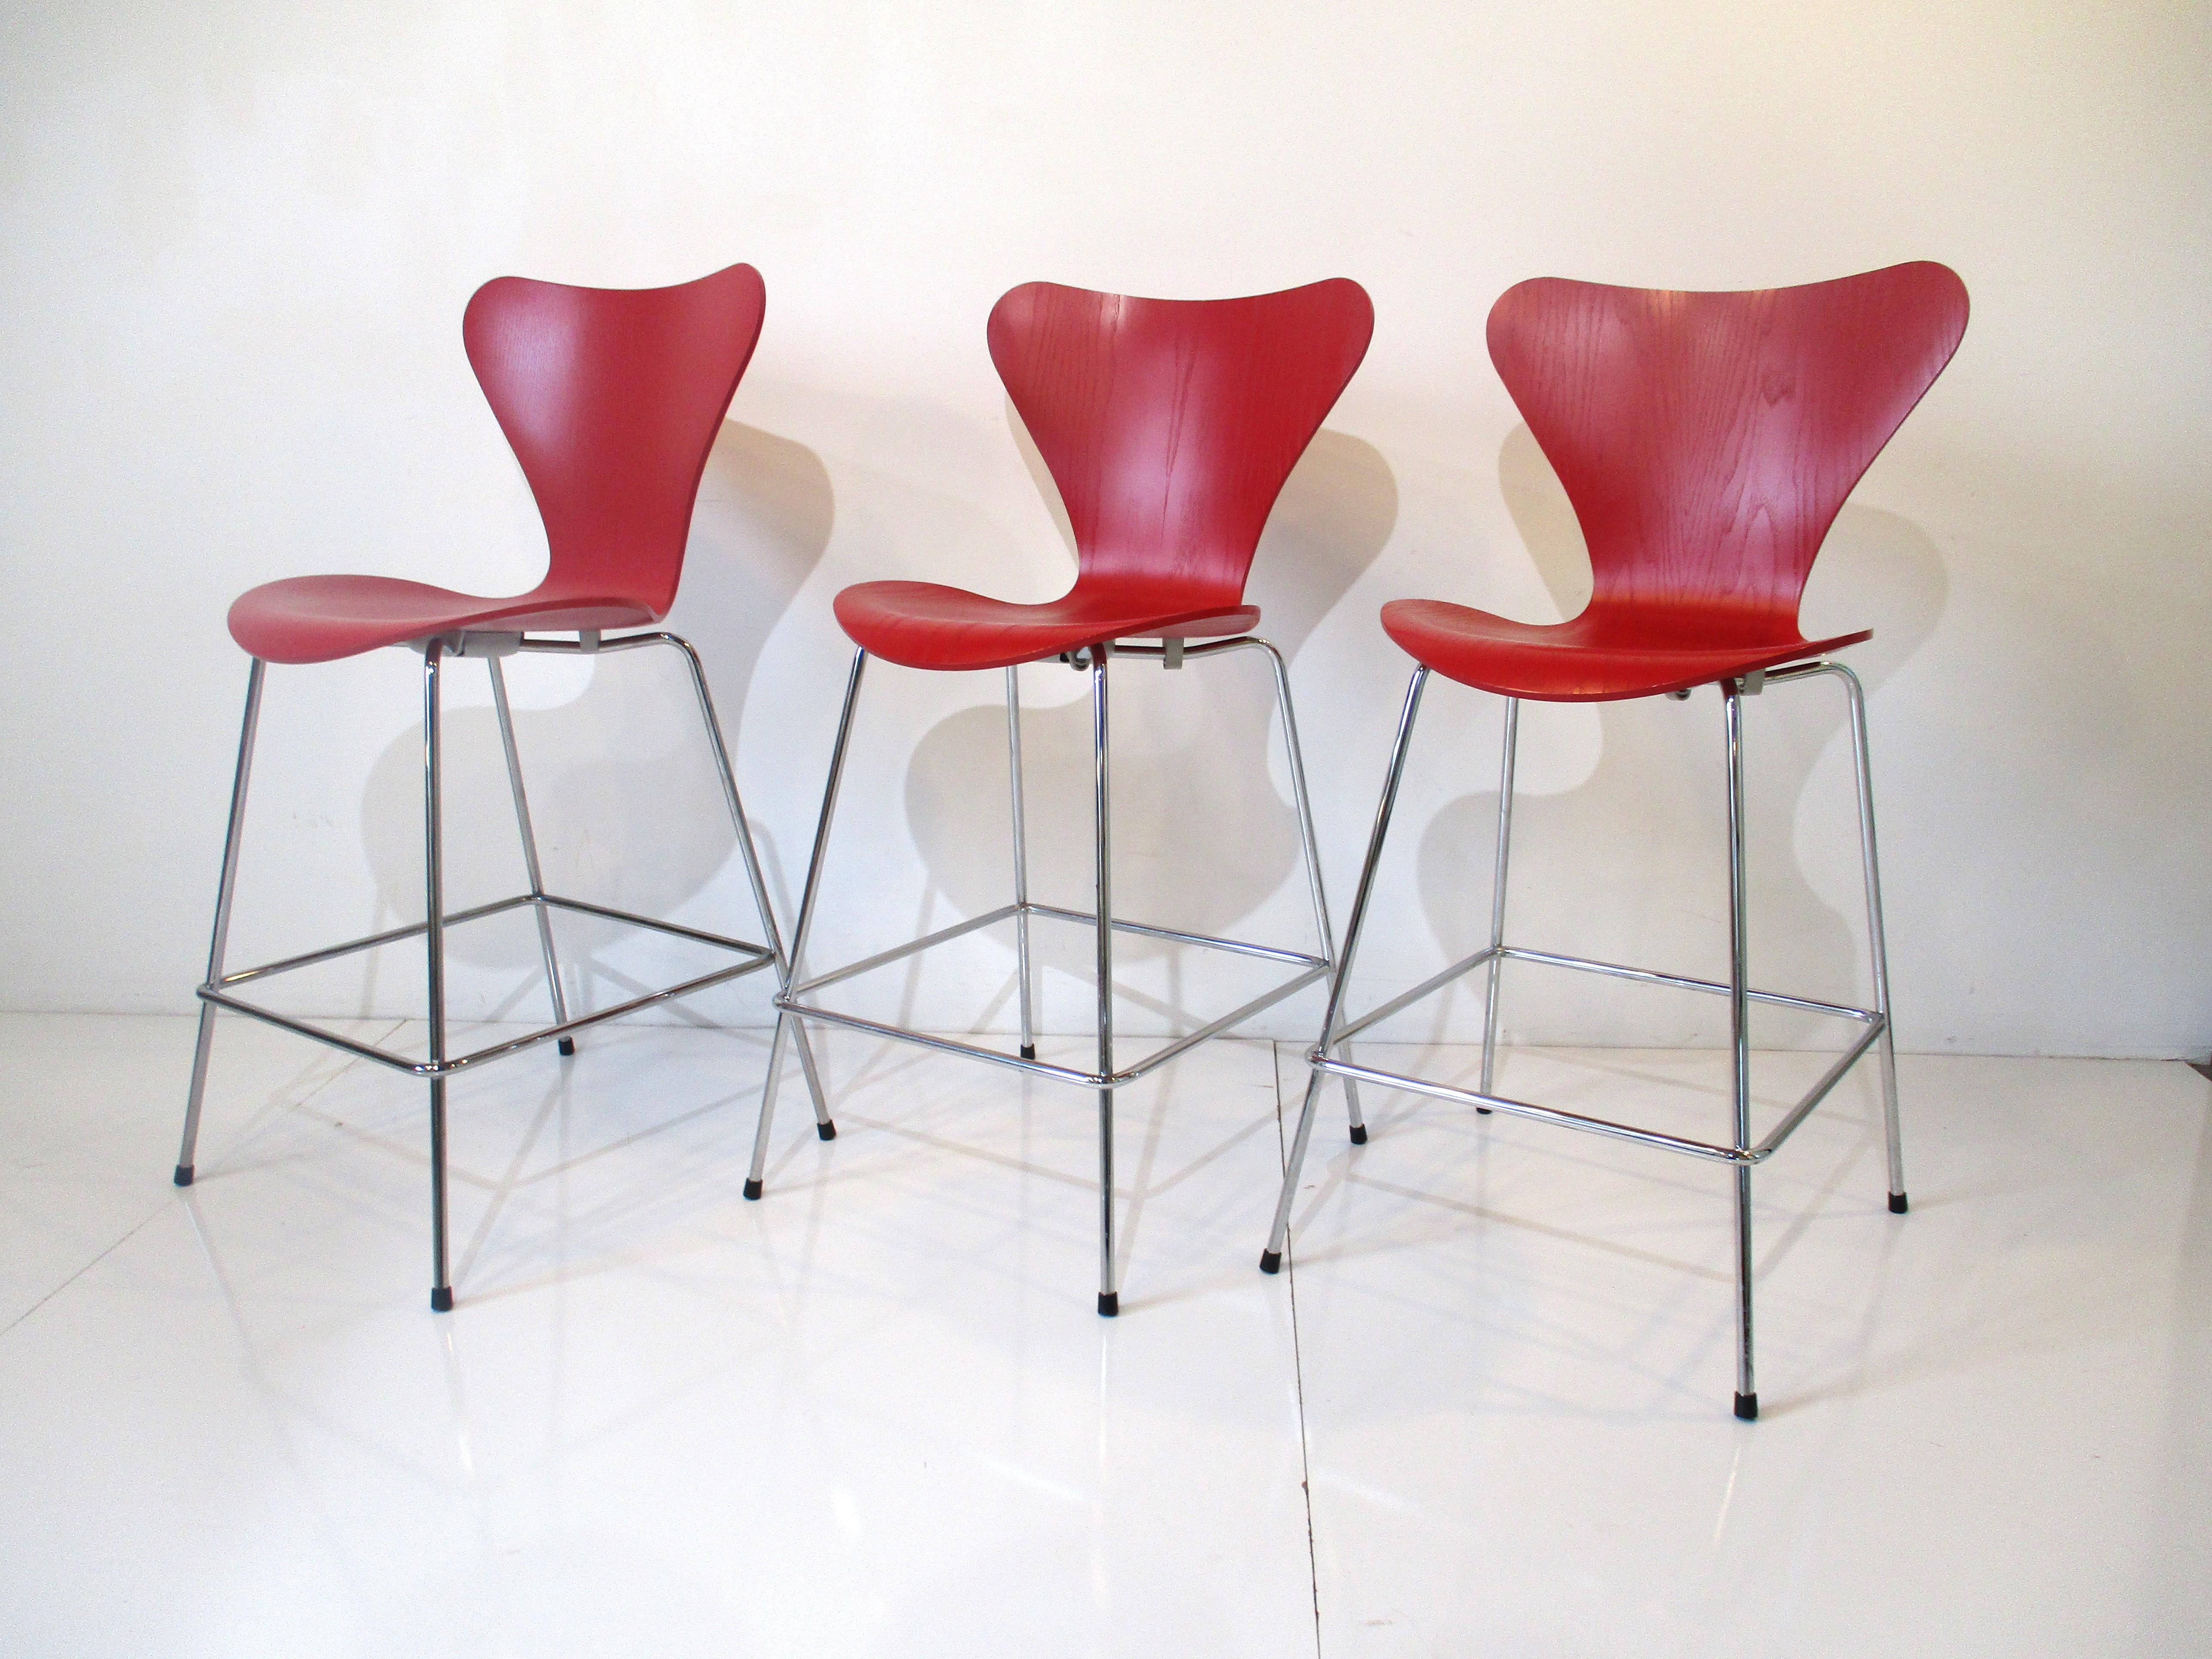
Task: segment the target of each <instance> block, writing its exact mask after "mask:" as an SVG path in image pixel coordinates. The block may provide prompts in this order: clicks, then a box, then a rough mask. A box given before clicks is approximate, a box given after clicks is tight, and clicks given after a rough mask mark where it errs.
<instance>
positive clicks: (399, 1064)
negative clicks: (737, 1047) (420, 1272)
mask: <svg viewBox="0 0 2212 1659" xmlns="http://www.w3.org/2000/svg"><path fill="white" fill-rule="evenodd" d="M774 960H775V958H774V957H771V956H770V955H769V953H768V952H767V951H761V953H760V954H759V955H758V956H757V957H753V958H752V959H751V960H750V961H747V962H739V963H732V965H730V966H729V967H727V968H720V969H715V971H714V972H713V973H711V974H702V975H699V976H698V977H697V978H696V979H687V980H685V981H683V982H682V983H681V984H678V985H671V986H669V987H667V988H665V990H659V991H648V992H647V993H646V994H644V995H643V996H641V997H632V998H631V999H630V1000H629V1001H627V1002H618V1003H617V1004H615V1005H614V1006H612V1007H611V1008H602V1009H600V1010H599V1011H598V1012H595V1013H589V1014H580V1015H578V1016H577V1017H576V1018H574V1019H568V1020H563V1021H562V1022H561V1023H560V1024H558V1025H547V1026H544V1027H541V1028H540V1029H539V1030H534V1031H531V1032H528V1033H526V1034H525V1035H524V1036H519V1037H513V1038H510V1039H508V1040H507V1042H495V1043H494V1044H493V1045H492V1046H491V1047H490V1048H479V1049H477V1051H476V1052H475V1053H474V1054H461V1055H459V1056H457V1057H455V1058H453V1059H451V1060H443V1061H440V1062H437V1063H435V1064H434V1063H432V1062H431V1061H429V1060H410V1059H408V1058H407V1056H406V1055H404V1054H393V1053H392V1051H391V1050H390V1049H389V1048H378V1047H376V1046H375V1045H374V1043H368V1042H356V1041H355V1040H354V1039H353V1038H351V1037H349V1036H343V1034H341V1033H339V1032H337V1031H333V1030H328V1029H327V1028H325V1027H324V1026H320V1025H317V1024H313V1022H311V1021H308V1020H304V1019H296V1018H293V1017H292V1016H291V1015H289V1014H280V1013H278V1012H276V1011H275V1010H274V1009H270V1008H263V1007H259V1006H256V1005H255V1004H253V1003H251V1002H247V1001H245V1000H242V999H240V998H238V997H234V996H229V995H227V994H224V993H223V992H222V990H220V989H218V988H217V987H215V986H212V985H203V986H201V987H200V988H199V996H200V1000H202V1001H204V1002H211V1003H213V1004H215V1006H216V1007H218V1008H227V1009H228V1010H229V1011H230V1012H232V1013H234V1014H244V1015H246V1016H247V1017H248V1018H252V1019H258V1020H259V1021H261V1022H262V1023H263V1024H267V1025H276V1026H281V1027H282V1028H283V1030H287V1031H293V1032H296V1033H298V1034H299V1035H300V1036H304V1037H313V1039H314V1040H315V1041H316V1042H324V1043H328V1044H329V1045H330V1046H331V1048H343V1049H344V1050H345V1051H346V1052H347V1053H348V1054H356V1055H358V1056H359V1057H360V1058H362V1059H363V1060H374V1061H376V1063H377V1064H378V1065H380V1066H390V1067H391V1068H392V1070H393V1071H395V1072H404V1073H407V1074H408V1075H409V1076H410V1077H424V1078H431V1077H450V1076H452V1075H453V1073H455V1072H460V1071H465V1070H467V1069H468V1068H469V1067H470V1066H480V1065H482V1064H483V1062H484V1061H485V1060H496V1059H498V1058H499V1057H500V1056H501V1055H502V1054H516V1053H519V1052H520V1050H522V1049H525V1048H536V1047H537V1046H538V1044H539V1043H541V1042H552V1041H554V1040H555V1039H556V1038H557V1037H564V1036H570V1035H572V1034H573V1033H574V1032H577V1031H580V1030H583V1029H584V1028H585V1027H586V1026H588V1025H598V1024H603V1023H605V1021H607V1020H611V1019H620V1018H622V1017H623V1015H624V1014H634V1013H635V1012H637V1011H638V1010H639V1009H641V1008H650V1007H651V1006H653V1004H654V1003H656V1002H666V1001H668V1000H671V998H675V997H680V996H688V995H690V994H691V993H692V992H694V991H703V990H705V989H707V988H708V987H709V986H714V985H720V984H723V983H725V982H726V981H730V980H733V979H742V978H743V977H744V975H747V974H751V973H757V972H759V971H760V969H763V968H765V967H768V966H769V964H770V963H772V962H773V961H774Z"/></svg>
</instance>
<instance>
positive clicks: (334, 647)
mask: <svg viewBox="0 0 2212 1659" xmlns="http://www.w3.org/2000/svg"><path fill="white" fill-rule="evenodd" d="M766 304H767V295H766V291H765V289H763V286H762V283H761V277H760V273H759V272H758V271H757V270H754V269H753V268H752V267H751V266H750V265H732V266H731V267H730V268H729V269H728V270H720V271H716V272H715V273H714V275H713V276H705V277H702V278H701V279H700V280H699V281H697V282H696V283H684V284H682V285H680V286H678V287H676V288H665V289H587V288H571V287H568V285H566V284H564V283H540V282H533V281H531V280H529V279H528V278H526V277H521V276H502V277H501V278H499V279H498V280H497V281H495V282H490V283H485V284H484V285H483V287H482V288H480V289H477V293H476V296H475V297H474V298H473V299H471V301H469V307H468V312H467V313H466V315H465V317H464V318H463V319H462V323H461V333H462V338H463V341H464V343H465V345H466V346H467V349H468V354H469V362H470V364H471V367H472V368H474V369H475V370H476V374H477V381H478V383H479V384H480V385H482V386H483V392H484V396H485V398H487V399H489V402H490V404H491V406H492V410H493V412H494V413H495V415H496V416H498V418H499V424H500V428H501V430H502V431H503V432H505V433H506V435H507V441H508V442H509V443H510V444H512V445H513V447H514V453H515V456H516V458H517V459H519V460H520V462H521V463H522V470H523V471H524V473H525V474H526V476H527V477H528V478H529V480H530V488H531V492H532V495H534V496H535V497H536V498H537V502H538V512H539V513H540V515H541V516H542V517H543V518H544V523H545V536H546V543H547V550H548V561H547V566H546V572H545V580H544V581H542V582H540V583H539V584H538V586H536V587H535V588H533V589H532V590H531V591H530V592H527V593H522V594H517V595H514V596H513V597H510V598H484V597H480V596H478V595H476V594H472V593H458V592H453V591H452V590H451V589H449V588H443V587H435V586H430V585H428V583H424V582H415V581H404V580H398V579H396V578H393V577H389V576H294V577H289V578H287V579H285V580H282V581H274V582H269V583H266V584H264V586H259V587H257V588H254V589H252V591H251V592H247V593H245V594H243V595H241V596H240V599H238V602H237V603H236V604H234V605H232V606H231V608H230V633H231V637H232V638H233V639H234V640H236V641H238V643H239V644H240V646H241V647H244V648H245V649H246V652H247V653H248V654H250V655H252V656H254V657H257V658H258V659H261V660H262V661H264V662H278V663H313V662H331V661H334V660H336V659H338V658H340V657H350V656H356V655H358V654H359V653H362V652H364V651H374V650H375V649H377V648H378V647H380V646H386V645H404V644H406V643H407V642H409V641H413V640H423V639H430V638H433V637H435V636H436V635H446V634H456V633H461V632H465V631H467V630H470V629H482V630H485V631H496V632H501V633H519V632H523V631H526V630H527V631H536V632H541V633H565V632H568V631H570V630H572V629H615V628H635V627H641V626H645V625H647V624H649V623H656V622H659V620H660V619H661V617H664V616H665V615H667V613H668V607H669V606H670V605H672V604H673V603H674V602H675V599H676V585H677V580H678V577H679V576H680V575H681V574H683V569H684V542H685V540H686V539H687V538H688V537H689V536H690V526H691V506H692V501H693V500H694V498H695V497H696V495H697V493H698V489H699V477H700V474H701V473H702V471H705V469H706V465H707V452H708V448H709V447H712V445H713V443H714V434H715V432H716V431H717V430H718V429H719V428H720V424H721V417H722V413H723V411H724V410H726V409H728V407H729V406H730V398H731V397H732V394H733V393H735V392H736V391H737V387H738V380H739V379H740V378H741V377H742V376H743V375H744V372H745V365H746V364H747V363H748V362H750V361H751V358H752V353H753V347H754V345H755V343H757V341H758V340H759V338H760V331H761V319H762V315H763V310H764V308H765V307H766ZM553 342H559V343H561V345H562V349H547V348H548V344H549V343H553ZM648 381H649V382H650V383H651V384H652V385H653V396H651V397H640V396H635V395H629V393H628V388H630V387H633V386H636V385H638V384H641V383H645V382H648Z"/></svg>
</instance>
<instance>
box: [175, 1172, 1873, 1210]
mask: <svg viewBox="0 0 2212 1659" xmlns="http://www.w3.org/2000/svg"><path fill="white" fill-rule="evenodd" d="M170 1179H171V1180H173V1181H174V1182H176V1183H177V1185H179V1187H189V1186H191V1184H192V1166H191V1164H179V1165H177V1173H176V1174H175V1175H173V1176H171V1177H170ZM1896 1201H1897V1200H1895V1199H1892V1200H1890V1202H1891V1203H1893V1204H1894V1203H1895V1202H1896Z"/></svg>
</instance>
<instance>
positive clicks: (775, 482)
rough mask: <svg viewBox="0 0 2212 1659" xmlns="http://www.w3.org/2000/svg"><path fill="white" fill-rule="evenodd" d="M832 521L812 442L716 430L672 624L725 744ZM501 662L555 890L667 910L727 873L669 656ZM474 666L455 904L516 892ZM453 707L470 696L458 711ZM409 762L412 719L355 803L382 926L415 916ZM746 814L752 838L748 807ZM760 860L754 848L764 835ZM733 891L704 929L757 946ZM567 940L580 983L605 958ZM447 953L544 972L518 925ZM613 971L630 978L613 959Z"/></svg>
mask: <svg viewBox="0 0 2212 1659" xmlns="http://www.w3.org/2000/svg"><path fill="white" fill-rule="evenodd" d="M835 513H836V502H835V500H834V497H833V496H832V494H831V491H830V486H829V471H828V470H827V469H826V468H825V467H824V466H823V464H822V462H821V459H820V458H818V457H817V455H816V454H815V453H813V452H812V451H811V450H810V449H808V448H806V447H805V446H803V445H800V444H797V443H793V442H792V441H790V440H789V439H787V438H780V437H777V436H775V435H774V434H772V433H767V432H763V431H760V430H759V429H757V428H753V427H749V426H744V425H740V424H739V423H738V422H734V421H730V422H724V423H723V426H722V428H721V432H720V435H719V436H718V437H717V438H716V440H715V443H714V449H713V451H712V452H711V453H709V455H708V459H707V470H706V474H705V476H704V477H703V479H702V482H701V484H700V489H699V500H698V505H697V507H696V511H695V512H694V513H693V516H692V520H691V536H690V543H689V545H688V548H687V550H686V553H685V556H684V580H683V585H682V589H681V597H680V598H679V599H678V601H677V605H676V608H675V609H674V611H671V613H670V616H669V618H668V622H667V626H668V628H669V629H670V630H671V631H672V632H674V633H678V634H680V635H684V637H685V638H688V639H689V640H690V641H691V643H692V644H693V645H694V646H695V647H697V649H698V652H699V655H700V658H701V660H702V663H703V664H704V665H705V667H706V671H707V678H708V684H709V685H710V686H711V688H712V690H713V693H714V705H715V713H716V715H717V716H718V718H719V719H720V722H721V726H722V732H723V735H724V737H725V738H726V740H728V741H730V742H731V743H732V744H734V742H735V741H736V737H737V732H738V729H739V726H740V725H741V722H742V720H743V717H744V700H745V696H746V692H747V690H748V689H749V688H750V684H751V682H752V677H753V670H754V667H755V665H757V663H758V662H759V660H760V655H761V651H762V649H763V647H764V646H765V644H766V643H767V641H768V636H769V633H770V632H771V631H772V630H773V629H775V625H776V623H777V622H778V621H779V620H780V619H781V617H782V616H783V614H784V612H785V611H787V610H788V609H789V608H790V605H791V604H792V601H793V599H794V598H795V597H796V596H797V594H798V592H799V589H800V587H801V586H803V585H804V584H805V580H806V579H807V577H808V576H809V575H810V574H811V573H812V571H813V569H814V567H815V566H816V565H817V563H818V562H820V561H821V558H822V556H823V550H824V549H826V548H827V547H828V546H829V532H830V527H831V525H832V522H833V520H834V518H835ZM505 667H506V670H507V686H508V691H509V695H510V697H511V699H512V701H513V706H514V726H515V744H516V747H517V750H518V751H519V752H520V756H521V757H522V769H523V777H524V781H525V783H526V787H527V788H528V792H529V798H530V811H531V817H532V819H533V821H534V823H535V825H536V828H537V832H538V852H539V857H540V860H541V861H542V863H543V866H544V876H545V882H546V885H547V887H548V889H549V890H552V891H555V892H558V893H562V894H564V895H567V896H573V897H576V898H582V899H588V900H591V901H593V902H598V903H602V904H609V905H613V906H615V907H617V908H621V909H625V910H633V911H636V912H638V913H640V914H641V915H653V916H669V915H674V914H675V913H676V912H677V911H678V908H680V907H681V906H683V905H684V903H685V902H687V901H688V900H690V899H691V898H693V897H694V896H696V895H697V894H699V893H700V892H701V891H702V890H704V889H705V888H706V887H707V886H708V884H710V883H713V882H714V880H715V879H716V878H717V876H718V874H719V873H720V872H721V871H723V870H724V868H725V867H726V866H727V867H728V868H729V869H731V870H732V872H735V871H736V870H737V869H738V861H737V844H736V842H735V840H734V838H733V836H732V832H731V829H730V820H729V814H728V809H727V807H726V805H725V804H724V801H723V797H722V791H721V783H720V778H719V776H718V775H717V774H716V771H715V768H714V758H713V757H712V755H711V754H710V752H709V751H708V745H707V741H706V734H705V731H704V729H703V727H702V724H701V722H700V719H699V712H698V703H697V701H696V698H695V697H694V696H693V694H692V690H691V683H690V673H689V671H687V670H686V669H685V667H684V663H683V660H682V659H681V657H680V656H679V654H678V653H676V652H674V651H672V650H663V649H646V650H640V651H635V652H626V653H621V654H620V655H617V656H611V657H603V658H599V659H591V660H581V659H564V658H550V657H536V656H517V657H510V658H507V659H506V662H505ZM486 675H487V670H486V669H485V668H484V667H483V665H480V664H477V663H475V662H472V661H467V660H463V661H459V662H456V663H454V664H453V667H452V673H451V678H449V680H448V681H447V684H448V687H449V690H448V691H447V707H446V711H445V718H444V732H445V738H446V754H445V780H444V782H445V792H444V793H445V866H446V894H447V904H448V905H449V906H450V907H452V908H463V907H465V906H467V905H470V904H475V903H481V902H484V901H486V900H489V899H492V898H496V897H501V896H506V895H507V894H511V893H514V892H519V891H520V890H522V889H523V887H524V885H525V880H524V876H523V866H522V856H521V851H520V840H519V838H518V836H517V834H516V830H515V824H514V806H513V798H512V796H511V795H510V793H509V792H508V787H507V767H506V762H505V760H504V758H503V757H501V752H500V742H499V725H498V720H497V717H496V716H495V714H494V713H493V711H492V708H491V707H490V701H489V691H488V690H485V689H484V688H485V686H486V684H487V683H488V682H487V679H486ZM464 701H466V702H468V703H469V704H470V705H471V706H464V707H457V706H455V705H456V704H457V703H461V702H464ZM749 810H750V811H751V812H752V815H753V817H755V820H756V822H755V827H754V835H755V839H756V841H757V842H759V841H760V840H761V834H760V829H759V825H758V822H757V819H758V811H757V807H750V808H749ZM362 842H363V844H364V845H365V847H366V848H367V851H368V860H369V864H370V866H371V868H372V870H373V871H374V875H375V880H376V891H377V905H378V913H379V916H380V921H379V923H378V925H379V926H388V925H391V923H392V922H393V921H414V920H416V919H417V918H418V917H420V916H421V915H422V728H421V726H420V724H419V722H416V723H413V724H410V725H409V726H406V727H404V728H403V729H402V730H401V731H400V732H398V735H397V736H395V737H394V738H392V742H391V744H390V745H389V746H388V747H387V748H386V750H385V751H384V753H383V754H382V756H381V757H379V759H378V761H377V763H376V765H375V767H374V769H373V770H372V772H371V774H370V776H369V780H368V787H367V790H366V792H365V793H364V795H363V798H362ZM762 854H763V860H764V861H765V860H767V859H768V857H769V850H768V848H767V847H766V846H765V844H764V843H763V845H762ZM772 867H773V866H771V868H772ZM730 891H731V892H732V895H733V896H734V903H733V906H732V908H731V911H730V914H729V915H726V916H721V917H720V918H719V919H718V920H710V921H702V923H701V925H702V926H707V927H716V926H718V925H719V926H726V927H728V928H729V929H731V930H732V931H734V932H737V933H739V934H741V935H742V936H744V937H745V938H748V939H757V938H759V937H760V933H759V929H758V925H757V922H756V921H755V920H754V912H753V908H752V902H751V898H750V894H749V892H748V891H747V890H746V889H745V886H744V882H743V879H742V877H741V876H740V877H737V878H735V879H734V880H733V882H732V884H731V886H730ZM386 919H388V920H386ZM623 932H624V933H628V932H629V930H627V929H625V930H623ZM577 944H578V945H583V944H584V941H583V940H582V939H578V941H577ZM562 948H563V957H564V960H563V964H562V965H563V968H564V970H566V969H568V966H569V960H568V959H569V957H571V956H572V955H574V968H575V971H576V973H577V974H578V975H579V976H580V977H583V976H588V975H590V973H591V972H592V969H593V968H594V967H595V966H596V967H601V968H605V967H609V966H611V964H608V963H604V962H600V961H599V960H597V959H596V958H595V957H594V955H593V954H592V951H590V950H589V949H588V948H586V949H583V950H581V951H573V952H572V950H571V946H570V945H569V941H568V935H567V934H566V933H564V934H563V938H562ZM447 951H448V957H449V960H450V961H451V962H453V963H455V964H456V965H460V964H468V965H473V966H476V967H479V968H483V969H502V970H506V969H511V970H513V971H514V972H515V973H516V974H517V975H534V974H535V973H536V972H537V971H538V956H537V946H536V939H535V935H534V934H533V933H532V932H531V930H530V929H529V928H528V927H526V926H525V927H501V926H493V925H490V924H487V925H485V926H483V927H476V928H464V929H462V930H460V931H459V932H458V933H454V934H453V935H451V936H450V937H449V940H448V944H447ZM627 977H628V976H627V975H622V974H620V973H619V971H618V970H617V978H621V979H623V980H625V981H626V980H627ZM532 1016H533V1017H534V1009H533V1010H532Z"/></svg>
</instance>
